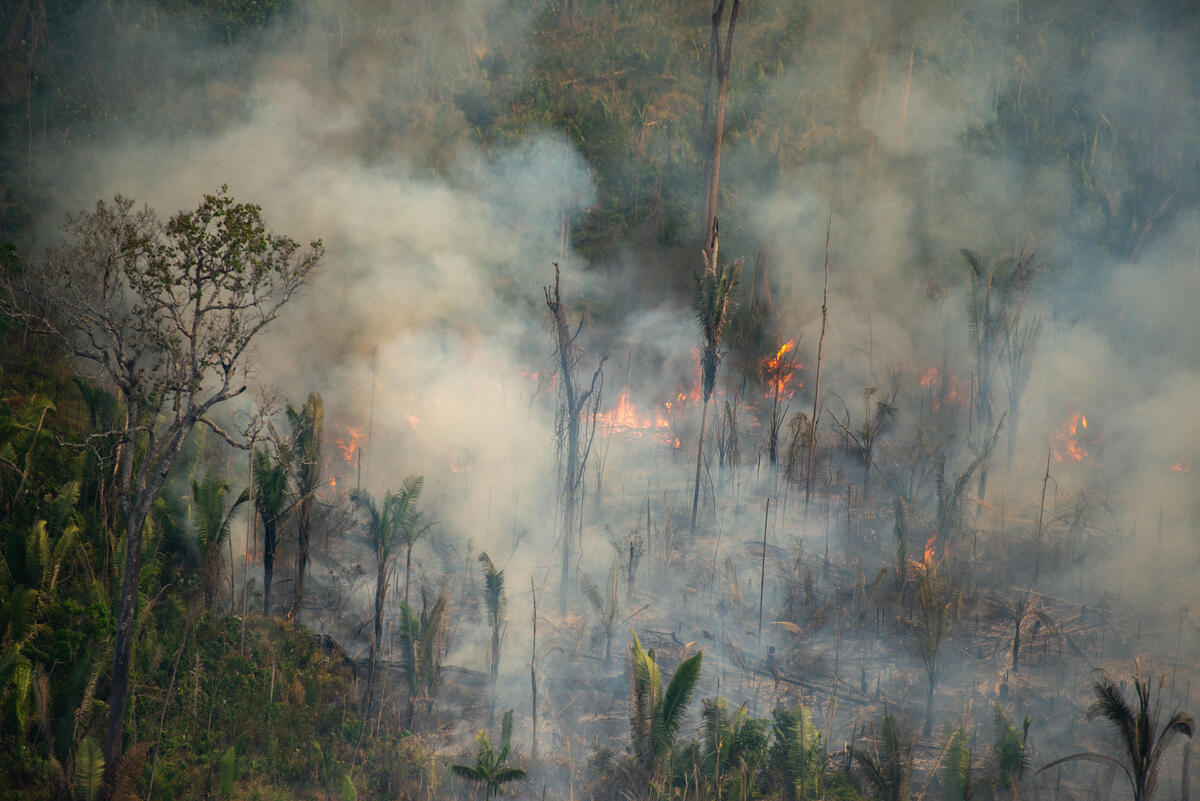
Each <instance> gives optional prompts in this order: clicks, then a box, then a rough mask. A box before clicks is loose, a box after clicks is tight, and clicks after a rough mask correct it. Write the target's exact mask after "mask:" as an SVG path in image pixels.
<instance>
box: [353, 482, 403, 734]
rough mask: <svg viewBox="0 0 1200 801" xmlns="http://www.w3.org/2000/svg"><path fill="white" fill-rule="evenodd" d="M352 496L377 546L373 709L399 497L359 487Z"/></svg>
mask: <svg viewBox="0 0 1200 801" xmlns="http://www.w3.org/2000/svg"><path fill="white" fill-rule="evenodd" d="M350 497H351V500H353V501H354V503H355V504H356V505H357V506H358V508H359V509H361V510H362V511H363V513H364V514H365V515H366V525H367V536H368V538H369V539H370V541H371V546H372V547H373V548H374V550H375V615H374V623H375V625H374V629H373V631H372V637H371V669H370V672H369V673H368V674H367V704H366V709H367V711H368V713H369V712H370V709H371V701H372V699H373V696H374V691H375V669H376V666H377V664H378V661H379V646H380V644H381V642H382V640H383V601H384V598H386V597H387V591H388V574H389V572H390V570H391V566H392V558H393V555H394V551H395V544H396V520H395V511H396V498H395V496H394V495H392V493H391V492H388V493H387V494H385V495H384V497H383V503H382V504H379V503H376V502H375V499H374V498H373V497H372V496H371V493H369V492H367V491H366V490H356V491H355V492H354V494H353V495H351V496H350Z"/></svg>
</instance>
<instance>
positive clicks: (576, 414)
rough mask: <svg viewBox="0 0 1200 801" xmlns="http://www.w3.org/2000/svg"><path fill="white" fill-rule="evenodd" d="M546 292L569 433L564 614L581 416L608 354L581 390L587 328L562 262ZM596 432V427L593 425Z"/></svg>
mask: <svg viewBox="0 0 1200 801" xmlns="http://www.w3.org/2000/svg"><path fill="white" fill-rule="evenodd" d="M543 292H544V293H545V296H546V307H547V308H548V309H549V310H550V316H551V318H552V319H553V320H554V331H555V335H556V337H557V342H558V366H559V372H560V373H561V375H562V392H563V403H562V408H561V410H560V411H561V413H562V416H563V422H562V431H561V433H562V434H564V435H565V437H566V460H565V463H564V464H563V475H562V487H561V490H560V492H561V495H562V504H563V510H562V526H561V536H562V544H563V550H562V579H561V583H560V586H559V598H558V611H559V614H560V615H565V614H566V613H567V597H568V595H569V593H570V581H571V537H572V536H573V534H574V526H575V507H576V503H577V499H578V495H579V488H580V482H581V479H582V478H583V471H584V468H585V466H586V464H587V454H588V450H590V448H589V447H588V446H589V444H590V437H589V442H588V443H584V442H582V438H581V436H580V435H581V433H582V432H581V427H580V417H581V415H582V412H583V410H584V408H585V407H586V406H587V403H588V401H589V400H590V399H591V398H592V396H593V393H594V392H595V390H596V386H597V382H598V381H599V380H600V378H601V375H602V373H601V370H602V368H603V366H604V358H603V357H601V359H600V364H599V365H598V366H597V367H596V372H595V373H594V374H593V375H592V384H591V387H590V388H589V389H587V390H586V391H583V392H580V391H579V388H578V387H576V386H575V364H576V362H578V360H579V350H578V347H577V346H576V344H575V340H576V339H577V338H578V337H579V332H580V331H582V330H583V317H582V316H581V317H580V319H579V325H578V326H576V328H575V333H574V334H572V333H571V329H570V326H568V325H567V314H566V311H565V310H564V309H563V304H562V296H561V294H560V292H559V269H558V264H557V263H555V265H554V288H553V290H551V288H550V287H548V286H547V287H543ZM593 433H594V429H593Z"/></svg>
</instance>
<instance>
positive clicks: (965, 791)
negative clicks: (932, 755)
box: [942, 726, 975, 801]
mask: <svg viewBox="0 0 1200 801" xmlns="http://www.w3.org/2000/svg"><path fill="white" fill-rule="evenodd" d="M974 788H975V784H974V781H973V771H972V765H971V750H970V748H968V747H967V736H966V733H965V732H964V731H963V728H962V727H961V726H959V727H958V728H956V729H954V731H953V732H951V734H950V742H949V744H947V746H946V756H945V758H944V759H943V761H942V801H967V799H969V798H971V797H972V794H973V792H974Z"/></svg>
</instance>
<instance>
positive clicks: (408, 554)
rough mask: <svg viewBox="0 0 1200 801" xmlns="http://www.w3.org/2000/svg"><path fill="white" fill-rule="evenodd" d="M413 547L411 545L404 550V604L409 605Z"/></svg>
mask: <svg viewBox="0 0 1200 801" xmlns="http://www.w3.org/2000/svg"><path fill="white" fill-rule="evenodd" d="M412 549H413V547H412V546H411V545H409V546H408V547H407V548H405V551H404V605H405V606H408V575H409V573H410V571H411V570H412Z"/></svg>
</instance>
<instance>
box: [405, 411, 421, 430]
mask: <svg viewBox="0 0 1200 801" xmlns="http://www.w3.org/2000/svg"><path fill="white" fill-rule="evenodd" d="M420 422H421V418H419V417H417V416H416V415H415V414H410V415H409V416H408V424H409V425H410V426H412V429H413V431H416V430H417V425H418V424H419V423H420Z"/></svg>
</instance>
